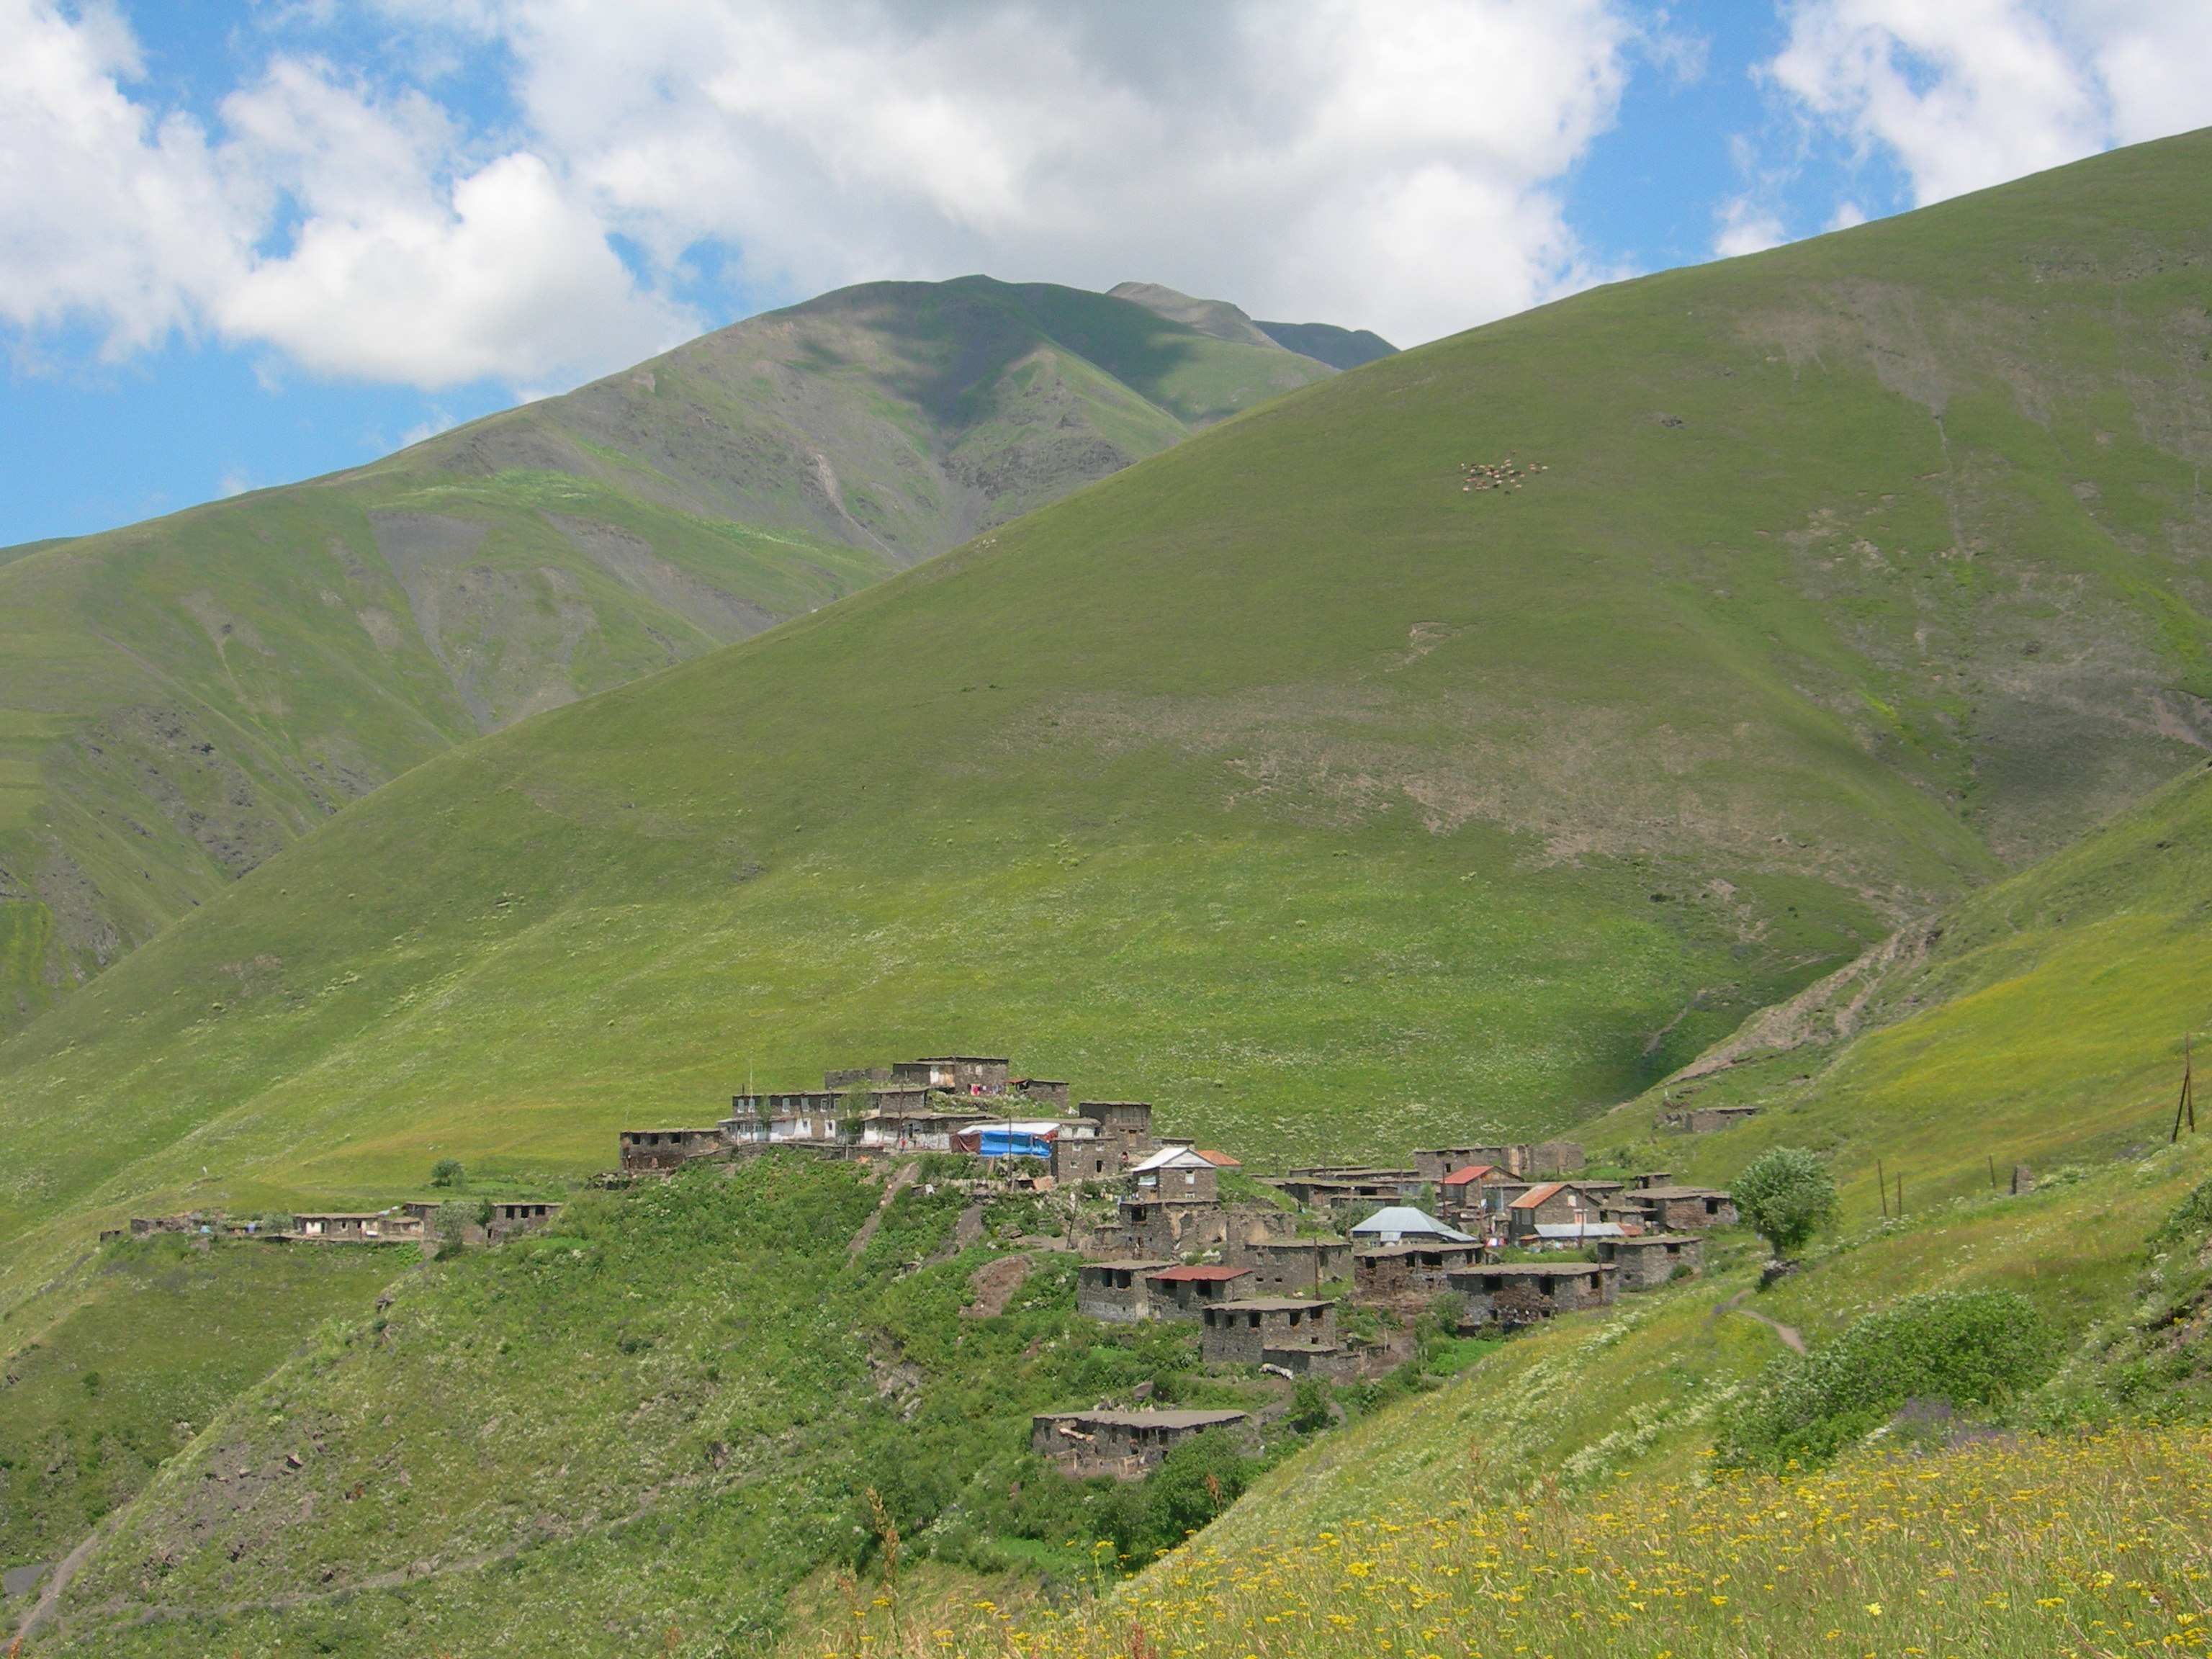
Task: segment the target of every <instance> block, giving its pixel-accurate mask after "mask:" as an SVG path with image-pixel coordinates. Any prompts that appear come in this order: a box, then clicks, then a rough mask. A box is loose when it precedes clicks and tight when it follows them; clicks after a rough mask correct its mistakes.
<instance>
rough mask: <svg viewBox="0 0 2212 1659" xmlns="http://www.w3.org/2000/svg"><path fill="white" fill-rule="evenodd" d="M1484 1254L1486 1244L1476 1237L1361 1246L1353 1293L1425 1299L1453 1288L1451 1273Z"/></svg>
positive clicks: (1365, 1298)
mask: <svg viewBox="0 0 2212 1659" xmlns="http://www.w3.org/2000/svg"><path fill="white" fill-rule="evenodd" d="M1483 1254H1484V1250H1483V1246H1482V1245H1481V1244H1480V1243H1474V1242H1473V1241H1470V1242H1468V1243H1465V1244H1447V1243H1403V1244H1384V1245H1382V1246H1380V1247H1378V1248H1376V1249H1371V1250H1361V1251H1358V1252H1357V1253H1356V1254H1355V1255H1353V1256H1352V1296H1353V1297H1355V1298H1356V1299H1357V1300H1358V1301H1361V1302H1405V1303H1414V1302H1422V1303H1425V1302H1427V1301H1428V1300H1429V1299H1430V1298H1431V1297H1436V1296H1437V1295H1439V1294H1441V1293H1442V1292H1443V1291H1447V1290H1449V1289H1450V1288H1451V1286H1450V1285H1449V1275H1450V1274H1452V1273H1455V1272H1456V1271H1458V1270H1459V1269H1460V1268H1462V1267H1474V1266H1475V1265H1476V1264H1477V1263H1478V1262H1480V1261H1481V1260H1482V1258H1483Z"/></svg>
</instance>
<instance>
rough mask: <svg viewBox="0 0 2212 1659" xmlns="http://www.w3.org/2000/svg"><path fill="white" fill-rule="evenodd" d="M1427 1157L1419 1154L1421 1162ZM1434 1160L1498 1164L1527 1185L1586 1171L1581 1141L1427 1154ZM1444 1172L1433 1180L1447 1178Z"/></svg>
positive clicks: (1452, 1166)
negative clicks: (1450, 1159)
mask: <svg viewBox="0 0 2212 1659" xmlns="http://www.w3.org/2000/svg"><path fill="white" fill-rule="evenodd" d="M1422 1156H1423V1154H1421V1153H1418V1152H1417V1153H1415V1154H1414V1157H1415V1158H1416V1159H1417V1160H1418V1159H1419V1158H1421V1157H1422ZM1427 1156H1429V1157H1431V1158H1452V1159H1453V1160H1455V1161H1454V1162H1453V1163H1452V1164H1449V1165H1448V1166H1447V1167H1448V1168H1449V1169H1460V1168H1463V1167H1464V1166H1466V1165H1467V1164H1496V1165H1497V1166H1498V1168H1499V1169H1500V1170H1504V1172H1505V1173H1506V1174H1507V1175H1510V1176H1517V1177H1518V1178H1520V1179H1521V1180H1523V1181H1556V1180H1558V1179H1559V1177H1560V1176H1571V1175H1572V1174H1574V1173H1575V1171H1576V1170H1579V1169H1581V1168H1582V1167H1583V1149H1582V1144H1581V1143H1580V1142H1579V1141H1573V1140H1540V1141H1535V1142H1527V1141H1522V1142H1516V1143H1513V1144H1511V1145H1508V1146H1453V1147H1448V1148H1444V1149H1443V1150H1441V1151H1440V1152H1434V1153H1431V1154H1427ZM1443 1174H1444V1170H1437V1174H1436V1175H1434V1176H1431V1177H1429V1178H1430V1179H1431V1180H1432V1181H1434V1180H1440V1179H1442V1178H1443Z"/></svg>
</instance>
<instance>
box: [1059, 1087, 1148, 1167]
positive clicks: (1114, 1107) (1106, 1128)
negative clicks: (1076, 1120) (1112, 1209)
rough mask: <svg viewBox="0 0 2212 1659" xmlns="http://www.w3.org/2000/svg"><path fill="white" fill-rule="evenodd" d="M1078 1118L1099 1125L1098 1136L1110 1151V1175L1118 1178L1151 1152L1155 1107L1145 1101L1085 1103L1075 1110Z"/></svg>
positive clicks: (1087, 1101)
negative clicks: (1153, 1111) (1123, 1171)
mask: <svg viewBox="0 0 2212 1659" xmlns="http://www.w3.org/2000/svg"><path fill="white" fill-rule="evenodd" d="M1075 1110H1076V1115H1078V1116H1079V1117H1087V1118H1089V1119H1090V1120H1091V1121H1092V1122H1094V1123H1096V1124H1097V1126H1098V1130H1099V1134H1100V1136H1101V1138H1102V1139H1104V1140H1105V1141H1106V1143H1107V1145H1108V1146H1109V1148H1110V1149H1111V1150H1110V1151H1109V1154H1108V1157H1109V1163H1108V1164H1107V1172H1108V1173H1109V1175H1119V1174H1121V1171H1122V1170H1126V1169H1127V1168H1128V1166H1129V1165H1130V1164H1134V1163H1135V1162H1136V1161H1137V1160H1138V1159H1139V1158H1143V1157H1145V1156H1146V1154H1147V1153H1149V1152H1152V1150H1153V1147H1154V1145H1155V1143H1154V1141H1153V1139H1152V1103H1151V1102H1150V1101H1146V1100H1086V1101H1084V1102H1083V1103H1081V1104H1079V1105H1078V1106H1077V1107H1076V1109H1075Z"/></svg>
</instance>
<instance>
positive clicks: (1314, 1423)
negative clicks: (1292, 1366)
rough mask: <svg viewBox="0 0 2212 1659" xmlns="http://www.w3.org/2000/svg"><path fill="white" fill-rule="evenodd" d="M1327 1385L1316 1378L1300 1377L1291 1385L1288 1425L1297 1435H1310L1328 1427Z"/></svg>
mask: <svg viewBox="0 0 2212 1659" xmlns="http://www.w3.org/2000/svg"><path fill="white" fill-rule="evenodd" d="M1328 1419H1329V1409H1328V1383H1324V1382H1322V1380H1321V1378H1319V1377H1317V1376H1302V1377H1300V1378H1299V1379H1298V1380H1297V1382H1296V1383H1292V1384H1291V1413H1290V1417H1289V1419H1288V1420H1289V1423H1290V1425H1291V1429H1292V1430H1293V1431H1295V1432H1297V1433H1298V1434H1311V1433H1313V1432H1314V1431H1316V1429H1325V1428H1327V1427H1328Z"/></svg>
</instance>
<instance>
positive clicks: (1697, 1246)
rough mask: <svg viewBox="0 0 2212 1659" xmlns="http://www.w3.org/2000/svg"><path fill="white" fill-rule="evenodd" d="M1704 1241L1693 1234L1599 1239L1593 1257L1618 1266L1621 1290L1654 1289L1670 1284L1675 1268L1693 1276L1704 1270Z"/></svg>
mask: <svg viewBox="0 0 2212 1659" xmlns="http://www.w3.org/2000/svg"><path fill="white" fill-rule="evenodd" d="M1597 1259H1598V1260H1599V1261H1607V1262H1610V1263H1612V1264H1613V1267H1617V1268H1619V1269H1620V1281H1619V1282H1620V1288H1621V1289H1622V1290H1624V1291H1656V1290H1657V1289H1658V1288H1659V1287H1660V1286H1661V1285H1667V1284H1671V1283H1672V1282H1673V1281H1674V1274H1675V1273H1676V1272H1677V1270H1679V1269H1681V1268H1687V1269H1688V1270H1689V1271H1688V1273H1686V1274H1684V1277H1686V1278H1691V1279H1694V1278H1696V1277H1697V1275H1698V1274H1699V1273H1702V1272H1703V1271H1704V1269H1705V1239H1704V1237H1702V1236H1701V1235H1699V1234H1697V1233H1638V1234H1636V1235H1635V1236H1633V1237H1626V1238H1607V1239H1600V1240H1599V1241H1598V1244H1597Z"/></svg>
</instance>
